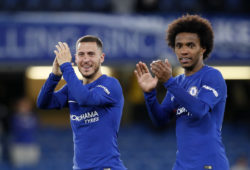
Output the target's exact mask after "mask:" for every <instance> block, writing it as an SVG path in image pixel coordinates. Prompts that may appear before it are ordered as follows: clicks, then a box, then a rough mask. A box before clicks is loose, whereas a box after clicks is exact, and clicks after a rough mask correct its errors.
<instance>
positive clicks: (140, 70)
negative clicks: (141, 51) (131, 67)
mask: <svg viewBox="0 0 250 170" xmlns="http://www.w3.org/2000/svg"><path fill="white" fill-rule="evenodd" d="M134 73H135V75H136V78H137V81H138V83H139V86H140V87H141V88H142V90H143V91H144V92H150V91H152V90H153V89H154V88H155V87H156V85H157V82H158V79H157V78H156V77H152V75H151V73H150V72H149V70H148V67H147V65H146V64H145V63H143V62H139V63H138V64H136V69H135V71H134Z"/></svg>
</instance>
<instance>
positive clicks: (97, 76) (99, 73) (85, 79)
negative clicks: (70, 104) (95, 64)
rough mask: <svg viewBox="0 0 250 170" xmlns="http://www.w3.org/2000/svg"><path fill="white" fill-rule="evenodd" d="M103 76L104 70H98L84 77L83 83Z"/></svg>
mask: <svg viewBox="0 0 250 170" xmlns="http://www.w3.org/2000/svg"><path fill="white" fill-rule="evenodd" d="M101 76H102V72H101V71H100V70H99V71H98V72H96V74H94V75H92V76H90V77H83V84H89V83H92V82H94V81H95V80H97V79H98V78H99V77H101Z"/></svg>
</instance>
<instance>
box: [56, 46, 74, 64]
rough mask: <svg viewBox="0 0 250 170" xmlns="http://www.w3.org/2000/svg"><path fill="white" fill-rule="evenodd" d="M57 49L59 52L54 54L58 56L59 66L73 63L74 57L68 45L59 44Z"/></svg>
mask: <svg viewBox="0 0 250 170" xmlns="http://www.w3.org/2000/svg"><path fill="white" fill-rule="evenodd" d="M56 48H57V50H55V51H54V53H55V54H56V58H57V62H58V64H59V65H62V64H63V63H66V62H71V60H72V56H71V53H70V49H69V46H68V44H67V43H65V42H64V43H62V42H59V43H58V44H57V45H56Z"/></svg>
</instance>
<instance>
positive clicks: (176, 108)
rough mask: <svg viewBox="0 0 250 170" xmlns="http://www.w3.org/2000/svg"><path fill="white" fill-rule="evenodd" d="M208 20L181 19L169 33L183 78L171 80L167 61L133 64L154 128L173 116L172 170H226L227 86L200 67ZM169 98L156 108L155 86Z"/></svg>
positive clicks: (209, 34)
mask: <svg viewBox="0 0 250 170" xmlns="http://www.w3.org/2000/svg"><path fill="white" fill-rule="evenodd" d="M213 38H214V35H213V30H212V26H211V24H210V22H209V21H208V20H206V19H204V18H202V17H200V16H199V15H188V14H187V15H184V16H182V17H180V18H178V19H176V20H175V21H173V22H172V23H171V24H170V25H169V26H168V29H167V38H166V39H167V43H168V45H169V46H170V47H171V48H172V49H173V50H174V52H175V54H176V56H177V59H178V61H179V62H180V65H181V66H182V67H183V68H184V71H185V72H184V74H181V75H179V76H176V77H172V68H171V64H170V63H169V61H168V60H167V59H166V60H165V61H161V60H157V61H153V62H152V63H151V64H150V67H151V70H152V72H153V74H154V75H155V76H154V77H153V76H152V75H151V74H150V72H149V69H148V67H147V66H146V64H145V63H143V62H139V63H138V64H137V65H136V70H135V75H136V77H137V80H138V83H139V85H140V87H141V88H142V90H143V92H144V97H145V100H146V105H147V109H148V112H149V115H150V117H151V119H152V121H153V122H154V123H155V124H156V125H163V124H165V123H167V122H168V121H169V120H170V118H171V117H172V116H175V118H176V137H177V149H178V150H177V155H176V162H175V164H174V167H173V170H206V169H213V170H229V162H228V159H227V157H226V153H225V149H224V146H223V144H222V140H221V128H222V122H223V117H224V110H225V104H226V97H227V87H226V83H225V80H224V79H223V77H222V75H221V73H220V72H219V71H218V70H216V69H215V68H213V67H210V66H207V65H205V64H204V60H205V59H206V58H208V56H209V54H210V52H211V51H212V48H213ZM158 82H161V83H163V85H164V87H165V88H166V90H167V94H166V96H165V98H164V99H163V101H162V103H161V104H160V103H159V102H158V100H157V98H156V90H155V88H156V85H157V83H158Z"/></svg>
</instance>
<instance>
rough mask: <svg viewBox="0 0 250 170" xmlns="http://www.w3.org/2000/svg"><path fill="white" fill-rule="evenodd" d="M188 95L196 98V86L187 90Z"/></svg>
mask: <svg viewBox="0 0 250 170" xmlns="http://www.w3.org/2000/svg"><path fill="white" fill-rule="evenodd" d="M188 92H189V94H191V95H192V96H197V94H198V89H197V87H196V86H192V87H190V88H189V90H188Z"/></svg>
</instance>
